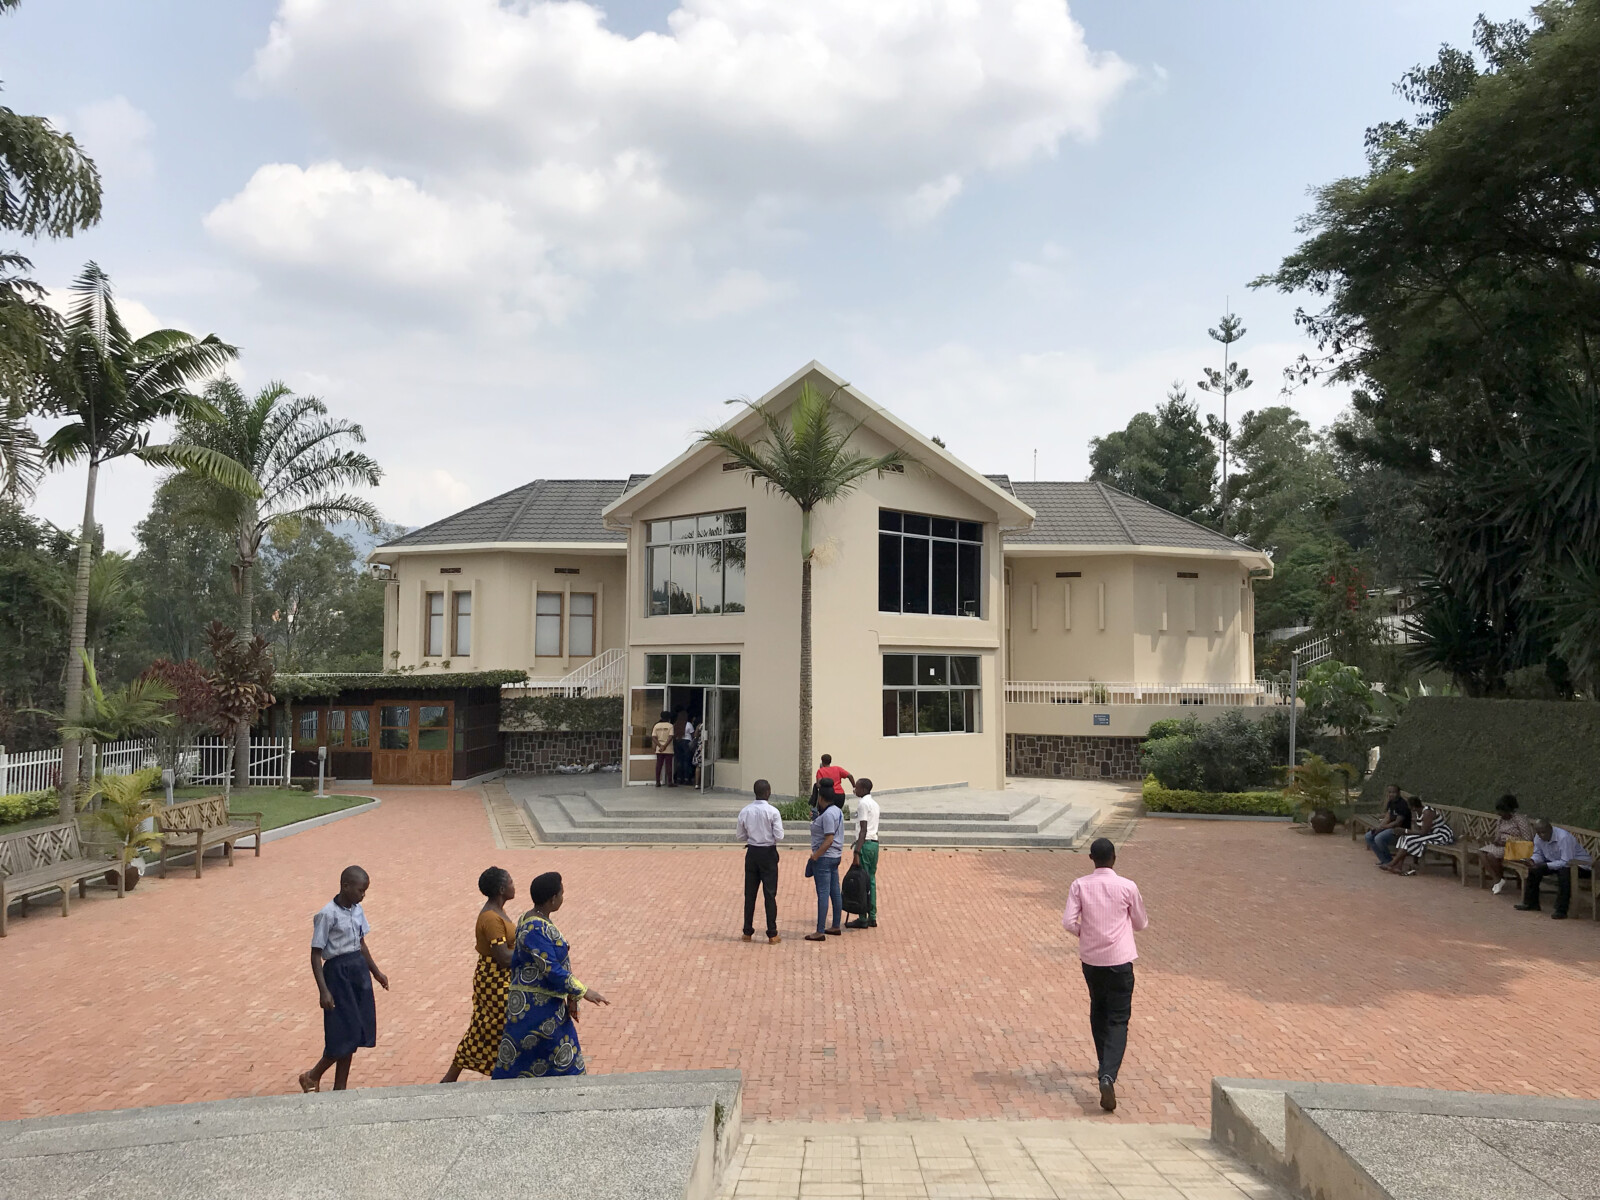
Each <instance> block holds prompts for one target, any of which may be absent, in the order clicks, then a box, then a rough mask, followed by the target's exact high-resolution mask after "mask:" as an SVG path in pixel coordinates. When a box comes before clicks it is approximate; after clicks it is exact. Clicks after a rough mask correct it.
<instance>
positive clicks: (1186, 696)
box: [1006, 679, 1289, 708]
mask: <svg viewBox="0 0 1600 1200" xmlns="http://www.w3.org/2000/svg"><path fill="white" fill-rule="evenodd" d="M1288 693H1289V689H1288V688H1287V687H1282V686H1280V685H1279V684H1277V683H1276V682H1274V681H1272V680H1269V679H1258V680H1257V681H1256V682H1255V683H1099V682H1096V681H1095V680H1085V681H1082V682H1077V681H1074V682H1069V683H1048V682H1040V681H1034V680H1025V679H1019V680H1012V681H1010V682H1009V683H1007V684H1006V703H1007V704H1089V705H1096V706H1105V705H1121V704H1169V705H1186V704H1198V705H1205V706H1210V707H1225V708H1255V707H1258V706H1261V705H1270V704H1288V703H1289V694H1288Z"/></svg>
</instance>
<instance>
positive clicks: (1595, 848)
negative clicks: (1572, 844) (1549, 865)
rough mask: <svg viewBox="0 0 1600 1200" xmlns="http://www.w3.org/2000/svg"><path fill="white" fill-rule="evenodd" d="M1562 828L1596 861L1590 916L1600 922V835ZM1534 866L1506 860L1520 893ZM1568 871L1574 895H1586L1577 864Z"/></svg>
mask: <svg viewBox="0 0 1600 1200" xmlns="http://www.w3.org/2000/svg"><path fill="white" fill-rule="evenodd" d="M1561 828H1562V829H1565V830H1566V831H1567V832H1568V833H1570V834H1571V835H1572V836H1573V837H1575V838H1577V839H1578V841H1579V842H1581V843H1582V844H1583V848H1584V849H1585V850H1587V851H1588V852H1589V857H1590V858H1591V859H1593V860H1594V864H1595V865H1594V867H1591V868H1590V869H1589V915H1590V917H1592V918H1593V919H1594V920H1596V921H1600V887H1597V886H1596V884H1597V883H1600V875H1597V874H1596V868H1600V833H1597V832H1596V831H1595V830H1593V829H1579V828H1578V827H1577V826H1576V825H1562V826H1561ZM1532 866H1533V863H1532V861H1531V860H1528V859H1507V860H1506V865H1505V873H1506V874H1507V875H1514V876H1515V877H1516V880H1517V889H1518V890H1519V891H1520V890H1521V889H1522V888H1523V886H1524V885H1525V884H1526V883H1527V881H1528V871H1529V869H1530V868H1531V867H1532ZM1568 869H1569V870H1570V871H1571V872H1572V895H1573V898H1574V899H1576V898H1577V897H1579V896H1582V895H1583V894H1584V893H1583V878H1582V876H1581V875H1580V874H1579V872H1578V864H1577V863H1573V864H1572V866H1571V867H1570V868H1568ZM1546 878H1547V879H1548V878H1550V876H1546Z"/></svg>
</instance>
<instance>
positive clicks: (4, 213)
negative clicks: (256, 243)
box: [0, 0, 100, 498]
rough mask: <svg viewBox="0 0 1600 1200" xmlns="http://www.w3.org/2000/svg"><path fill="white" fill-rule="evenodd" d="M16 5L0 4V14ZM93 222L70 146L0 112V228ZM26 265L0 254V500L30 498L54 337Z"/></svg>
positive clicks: (68, 231)
mask: <svg viewBox="0 0 1600 1200" xmlns="http://www.w3.org/2000/svg"><path fill="white" fill-rule="evenodd" d="M18 2H19V0H0V12H4V11H6V10H8V9H12V8H15V7H17V4H18ZM99 219H100V175H99V172H97V171H96V170H95V166H94V163H93V162H91V161H90V160H89V158H88V156H87V155H85V154H84V153H83V151H82V150H81V149H80V148H79V146H78V144H77V143H76V142H75V141H73V140H72V135H71V134H67V133H62V132H60V131H59V130H57V129H56V128H55V127H54V126H52V125H51V123H50V122H49V121H48V120H46V119H45V118H44V117H33V116H27V115H25V114H23V113H19V112H16V111H14V110H12V109H10V108H7V107H3V106H0V229H3V230H6V231H7V232H10V233H15V234H19V235H21V236H23V237H30V238H31V237H57V238H59V237H71V236H72V235H73V234H74V233H76V232H77V231H78V230H80V229H87V228H88V227H89V226H90V225H93V224H94V223H95V222H96V221H98V220H99ZM32 266H33V264H32V263H30V262H29V261H28V260H27V259H26V258H24V257H23V256H22V255H20V254H16V253H14V252H10V251H0V496H6V497H12V498H16V497H18V496H27V495H29V494H31V492H32V490H33V485H34V483H35V482H36V481H37V479H38V477H39V441H38V438H37V437H36V436H35V435H34V432H33V428H32V425H31V424H30V423H29V420H28V405H27V397H28V395H29V394H30V392H31V390H32V380H33V377H34V376H35V375H36V374H37V372H38V371H39V370H40V369H41V368H42V367H43V365H44V362H45V357H46V346H47V343H48V342H49V340H50V338H51V337H52V336H53V334H54V333H55V331H56V326H57V321H56V316H55V313H54V311H53V310H52V309H50V308H49V307H48V306H47V305H45V304H44V303H42V300H43V297H44V289H42V288H41V287H40V286H39V285H38V284H37V283H35V282H34V281H33V280H31V279H30V278H28V274H27V273H28V271H29V270H31V269H32Z"/></svg>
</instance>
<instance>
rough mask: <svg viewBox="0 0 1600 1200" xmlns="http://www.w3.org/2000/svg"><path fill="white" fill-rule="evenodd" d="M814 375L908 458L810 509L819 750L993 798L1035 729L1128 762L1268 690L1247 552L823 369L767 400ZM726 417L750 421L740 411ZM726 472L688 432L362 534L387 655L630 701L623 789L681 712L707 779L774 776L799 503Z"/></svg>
mask: <svg viewBox="0 0 1600 1200" xmlns="http://www.w3.org/2000/svg"><path fill="white" fill-rule="evenodd" d="M808 379H809V380H810V381H811V382H812V383H813V384H814V385H816V386H818V387H820V388H824V389H826V390H828V391H830V392H833V391H836V392H837V395H836V400H835V403H836V406H837V408H838V409H839V410H840V413H841V415H842V416H843V417H844V418H846V419H852V420H859V421H860V422H861V427H860V429H859V430H858V431H857V433H856V435H855V442H856V444H857V446H858V447H859V448H860V449H861V450H862V451H864V452H866V453H881V452H884V451H887V450H889V449H890V448H895V447H898V448H900V449H902V450H904V451H906V452H907V453H908V454H909V455H910V456H911V458H912V459H913V460H914V462H913V463H912V464H910V465H908V466H907V467H906V468H905V469H904V470H903V471H897V472H891V473H887V474H885V475H884V476H883V477H881V478H878V477H874V476H869V477H867V478H866V479H864V480H862V481H861V483H860V485H859V486H858V487H857V488H856V489H855V490H854V491H853V492H851V493H850V494H848V495H847V496H846V497H845V498H843V499H842V500H841V501H839V502H838V503H836V504H833V505H831V506H828V507H825V508H823V509H821V510H819V511H818V512H816V513H815V514H814V516H813V539H814V543H815V546H816V550H815V557H814V559H813V563H814V568H813V635H812V640H813V672H814V682H813V687H814V695H815V745H816V748H817V750H818V752H822V751H827V752H829V753H831V754H833V756H834V758H835V759H836V760H837V761H839V762H841V763H844V764H845V765H847V766H848V767H850V769H851V770H853V771H854V772H856V773H857V774H858V775H859V774H866V775H870V776H872V778H873V779H874V780H875V781H876V782H877V783H878V785H879V786H880V787H884V788H903V787H914V786H922V785H930V784H960V783H966V784H969V785H971V786H973V787H983V788H993V787H999V786H1001V785H1002V784H1003V782H1004V777H1005V774H1006V773H1007V769H1008V757H1009V758H1010V759H1012V760H1015V759H1016V757H1017V755H1018V753H1019V747H1020V746H1024V745H1025V746H1026V752H1027V754H1029V755H1032V756H1033V758H1035V759H1038V758H1039V755H1040V754H1043V758H1042V759H1040V762H1042V764H1043V772H1044V773H1050V774H1084V773H1088V774H1120V775H1126V774H1128V770H1127V761H1128V758H1127V754H1126V753H1125V752H1126V751H1127V750H1128V749H1129V748H1130V747H1133V746H1135V745H1136V743H1134V742H1133V741H1132V740H1131V739H1133V738H1136V737H1138V736H1139V735H1142V734H1143V733H1144V732H1145V731H1146V729H1148V726H1149V723H1150V721H1151V720H1153V719H1156V718H1158V717H1162V716H1169V715H1190V714H1193V715H1199V716H1205V715H1209V714H1211V713H1214V712H1217V711H1221V707H1222V706H1239V705H1243V706H1246V707H1259V706H1260V705H1261V704H1262V703H1263V702H1265V701H1268V700H1270V699H1271V696H1270V695H1269V694H1268V693H1264V692H1263V691H1261V690H1260V689H1259V688H1258V687H1257V685H1256V684H1255V682H1254V663H1253V660H1252V652H1251V643H1252V638H1251V634H1252V631H1253V630H1252V605H1251V580H1252V578H1253V577H1264V576H1266V575H1269V574H1270V571H1271V563H1270V560H1268V559H1267V557H1266V556H1265V555H1264V554H1262V553H1260V552H1259V551H1256V550H1253V549H1251V548H1249V547H1246V546H1243V545H1240V544H1239V543H1237V542H1234V541H1231V540H1229V539H1227V538H1224V537H1222V536H1221V535H1219V534H1217V533H1215V532H1213V531H1211V530H1209V529H1205V528H1203V527H1201V526H1199V525H1195V524H1193V523H1191V522H1189V521H1186V520H1183V519H1182V518H1180V517H1177V516H1174V515H1173V514H1171V513H1168V512H1166V511H1165V510H1162V509H1159V508H1156V507H1154V506H1152V505H1149V504H1145V503H1144V502H1142V501H1139V500H1135V499H1133V498H1132V497H1129V496H1126V495H1123V494H1122V493H1120V492H1117V491H1115V490H1114V489H1111V488H1107V487H1104V486H1102V485H1100V484H1094V483H1022V482H1015V483H1013V482H1012V481H1010V480H1008V479H1007V478H1005V477H1004V476H988V475H984V474H981V473H979V472H977V471H974V470H973V469H972V468H970V467H968V466H966V465H965V464H964V463H962V462H961V461H960V460H958V459H957V458H955V457H954V456H953V455H951V454H950V453H949V452H948V451H946V450H944V449H941V448H940V447H938V446H936V445H934V444H933V443H932V442H931V441H929V440H928V439H927V438H925V437H923V436H922V435H921V434H919V433H917V432H916V431H915V430H912V429H911V428H909V427H908V426H906V425H905V424H903V423H902V422H901V421H900V420H899V419H898V418H896V417H895V416H894V415H893V414H892V413H890V412H888V411H887V410H885V409H883V408H880V407H879V406H878V405H876V404H874V403H873V402H872V401H871V400H869V399H867V398H866V397H865V396H863V395H862V394H861V393H860V392H859V391H857V390H856V389H855V388H852V387H850V386H848V385H846V384H845V383H844V382H843V381H842V380H840V379H839V378H838V377H837V376H835V375H833V374H832V373H831V372H829V371H828V370H827V369H826V368H824V367H822V366H820V365H819V364H817V363H811V364H809V365H808V366H806V367H804V368H803V369H801V370H800V371H798V372H796V374H795V375H793V376H792V377H791V378H789V379H788V380H785V381H784V382H783V383H782V384H780V385H779V386H778V387H776V388H774V389H773V390H772V391H771V392H770V393H768V394H767V395H766V396H764V397H762V400H761V401H760V402H761V403H763V404H769V405H775V406H777V408H778V409H779V410H782V409H783V408H785V407H786V406H787V405H788V404H789V403H791V402H792V400H793V398H794V396H795V395H796V394H797V393H798V390H799V388H800V385H801V384H802V383H803V382H805V381H807V380H808ZM733 424H734V426H735V427H736V428H739V429H740V431H741V432H745V433H748V434H749V435H750V436H752V437H755V436H758V434H759V426H758V422H757V420H756V418H755V417H753V416H752V415H751V414H749V413H744V414H742V415H741V416H740V417H739V418H736V419H735V421H734V422H733ZM731 468H732V464H730V463H728V462H727V461H726V459H725V456H724V455H723V454H722V453H721V451H719V450H716V449H715V448H713V447H709V446H704V445H694V446H690V447H689V448H688V449H686V450H685V451H684V452H683V453H682V454H680V455H679V456H678V457H677V458H675V459H673V460H672V461H671V462H670V463H668V464H666V465H665V466H663V467H661V468H660V469H659V470H657V471H656V472H654V473H653V474H651V475H648V476H639V475H635V476H632V477H630V478H629V479H626V480H624V479H614V480H540V481H536V482H534V483H531V484H528V485H526V486H524V487H521V488H517V489H515V490H513V491H511V492H507V493H506V494H504V495H502V496H497V497H495V498H494V499H492V500H489V501H486V502H485V503H483V504H480V505H477V506H475V507H473V508H469V509H467V510H465V511H463V512H460V513H457V514H455V515H454V516H451V517H447V518H445V519H444V520H442V521H439V522H436V523H435V524H433V525H430V526H427V527H425V528H422V529H419V530H415V531H413V532H412V533H409V534H407V535H405V536H404V537H401V538H399V539H397V540H395V541H393V542H391V543H389V544H387V545H384V546H381V547H379V548H378V549H377V550H376V551H374V552H373V554H372V561H374V562H375V563H379V564H385V565H387V566H388V567H389V569H390V572H391V582H390V585H389V592H388V602H387V604H386V607H385V614H384V650H385V654H386V656H387V658H388V665H390V666H391V667H404V668H411V669H414V670H416V671H419V672H440V671H480V670H489V669H501V668H517V669H523V670H526V671H527V672H528V673H529V675H530V676H531V677H532V678H533V679H535V680H542V681H549V682H550V683H552V684H553V683H555V682H556V681H563V686H565V687H567V688H569V689H577V688H586V689H588V690H589V691H590V693H591V694H593V693H594V692H609V693H611V694H622V695H624V696H625V697H626V700H625V705H624V708H625V721H626V724H627V726H628V728H627V729H626V730H624V731H622V734H621V735H620V736H622V737H623V738H624V739H626V763H625V767H626V769H627V771H628V775H629V778H630V780H635V781H644V780H646V779H648V778H649V776H650V773H651V770H652V769H653V762H652V760H651V757H650V756H649V754H648V753H647V751H646V746H645V740H646V738H647V730H648V728H649V726H650V725H651V724H652V723H653V722H654V721H655V719H656V718H657V716H658V714H659V712H660V711H661V710H662V709H663V708H674V709H675V708H676V707H678V706H680V705H682V706H685V707H688V708H689V709H690V711H691V713H692V715H694V716H695V717H696V718H697V719H701V718H703V719H704V720H705V721H706V722H707V723H708V730H709V731H710V733H711V735H712V736H711V741H712V742H714V743H715V744H716V746H717V747H718V751H719V752H718V753H717V754H716V756H715V764H714V785H715V786H717V787H728V788H741V789H742V788H745V787H747V786H748V785H749V784H750V783H751V782H752V781H753V780H754V779H756V778H758V777H762V776H764V777H766V778H768V779H770V780H772V781H773V783H774V786H775V787H776V789H777V790H778V792H779V793H780V794H781V793H784V792H787V791H788V790H790V789H791V788H792V786H793V783H792V781H793V780H794V779H795V778H796V775H797V769H798V763H797V762H796V754H797V749H798V715H797V703H798V702H797V696H798V692H799V669H800V656H799V622H800V576H801V568H800V551H799V547H800V514H799V510H798V509H797V508H796V507H795V506H794V504H793V503H792V502H790V501H789V500H787V499H785V498H783V497H782V496H775V495H772V494H770V493H769V492H768V491H767V490H766V489H765V488H764V487H761V486H756V487H752V486H751V483H750V480H749V477H748V476H747V475H746V474H745V473H744V472H743V471H740V470H736V469H731ZM1008 735H1010V736H1009V738H1008ZM1024 735H1025V737H1026V739H1027V740H1026V742H1025V743H1024V742H1019V741H1018V740H1017V738H1018V737H1019V736H1024ZM1118 743H1121V744H1122V745H1121V747H1120V748H1119V746H1118ZM1010 765H1011V766H1012V767H1016V766H1017V763H1016V762H1015V761H1012V762H1011V764H1010ZM1108 766H1109V767H1110V768H1111V769H1108ZM1068 768H1070V769H1068Z"/></svg>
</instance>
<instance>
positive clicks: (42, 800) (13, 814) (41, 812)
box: [0, 788, 60, 825]
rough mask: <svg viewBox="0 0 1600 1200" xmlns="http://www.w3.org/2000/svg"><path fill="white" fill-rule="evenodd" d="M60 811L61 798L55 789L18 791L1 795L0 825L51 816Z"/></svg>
mask: <svg viewBox="0 0 1600 1200" xmlns="http://www.w3.org/2000/svg"><path fill="white" fill-rule="evenodd" d="M59 811H60V799H59V797H57V795H56V793H55V789H53V788H46V789H45V790H44V791H42V792H17V793H14V794H13V795H10V796H0V825H15V824H16V823H17V822H18V821H31V820H33V819H34V818H35V817H49V816H53V815H54V814H55V813H57V812H59Z"/></svg>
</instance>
